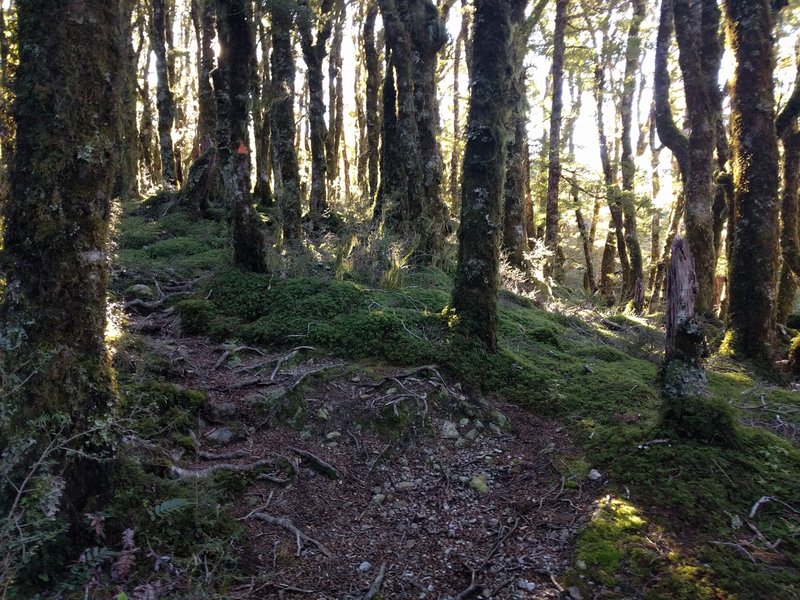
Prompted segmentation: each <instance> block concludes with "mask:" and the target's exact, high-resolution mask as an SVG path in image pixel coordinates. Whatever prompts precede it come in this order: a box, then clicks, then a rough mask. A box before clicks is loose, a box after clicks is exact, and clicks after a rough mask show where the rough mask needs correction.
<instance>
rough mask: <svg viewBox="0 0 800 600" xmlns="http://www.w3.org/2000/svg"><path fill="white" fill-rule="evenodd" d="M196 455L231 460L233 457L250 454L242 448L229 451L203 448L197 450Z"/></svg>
mask: <svg viewBox="0 0 800 600" xmlns="http://www.w3.org/2000/svg"><path fill="white" fill-rule="evenodd" d="M197 456H199V457H200V458H204V459H206V460H231V459H234V458H245V457H246V456H250V452H249V451H248V450H245V449H244V448H242V449H241V450H233V451H231V452H207V451H205V450H198V451H197Z"/></svg>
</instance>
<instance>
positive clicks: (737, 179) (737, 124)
mask: <svg viewBox="0 0 800 600" xmlns="http://www.w3.org/2000/svg"><path fill="white" fill-rule="evenodd" d="M725 7H726V17H727V19H726V21H727V27H728V39H729V41H730V44H731V46H732V47H733V51H734V55H735V57H736V65H737V66H736V70H735V75H734V82H733V89H732V93H731V131H732V136H731V147H732V151H733V161H732V162H733V184H734V190H735V192H734V193H735V200H734V201H735V212H734V226H735V239H734V246H733V256H732V261H731V265H730V275H729V278H728V280H729V282H730V307H729V319H730V325H731V329H732V334H733V339H732V347H733V348H734V349H735V350H736V351H737V352H740V353H742V354H744V355H745V356H750V357H761V358H766V357H767V356H768V346H769V343H770V341H771V340H772V335H773V329H774V324H775V321H774V320H775V292H774V289H775V285H776V284H777V281H776V278H777V275H778V273H777V258H778V144H777V139H776V135H775V98H774V90H773V80H772V77H773V71H774V68H775V54H774V47H773V46H774V42H773V39H772V26H773V14H772V7H771V5H770V3H769V1H768V0H726V2H725Z"/></svg>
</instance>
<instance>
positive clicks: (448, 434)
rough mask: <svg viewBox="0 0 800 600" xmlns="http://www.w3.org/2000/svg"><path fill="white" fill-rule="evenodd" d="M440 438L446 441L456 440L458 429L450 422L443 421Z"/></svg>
mask: <svg viewBox="0 0 800 600" xmlns="http://www.w3.org/2000/svg"><path fill="white" fill-rule="evenodd" d="M442 437H443V438H445V439H447V440H455V439H458V429H457V428H456V424H455V423H453V422H452V421H445V422H444V423H442Z"/></svg>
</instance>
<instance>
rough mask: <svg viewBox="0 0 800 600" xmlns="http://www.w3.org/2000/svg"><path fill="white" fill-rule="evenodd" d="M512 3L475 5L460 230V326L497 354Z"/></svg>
mask: <svg viewBox="0 0 800 600" xmlns="http://www.w3.org/2000/svg"><path fill="white" fill-rule="evenodd" d="M511 8H512V6H511V2H509V1H508V0H476V1H475V21H474V23H475V25H474V31H473V35H472V61H473V64H472V68H471V71H470V89H471V90H472V94H471V96H470V101H469V116H468V121H467V136H466V137H467V144H466V149H465V151H464V166H463V172H462V182H461V183H462V185H461V225H460V227H459V229H458V266H457V269H456V279H455V286H454V289H453V308H454V309H455V313H456V315H457V316H458V318H459V320H460V324H461V327H462V329H463V330H464V331H466V332H467V334H468V335H471V336H474V337H475V338H477V339H478V340H480V341H481V342H483V344H485V346H486V347H487V348H488V349H489V350H490V351H496V350H497V290H498V285H499V281H498V279H499V276H498V271H499V256H500V236H501V233H502V211H503V209H502V206H503V205H502V198H503V186H504V184H505V158H506V157H505V155H506V144H505V141H504V140H503V139H502V136H501V133H500V132H501V131H502V129H503V127H504V124H505V122H506V118H507V113H508V108H507V107H508V103H507V101H506V94H508V79H507V77H506V73H507V72H508V70H509V69H510V68H511V48H510V42H511V23H510V16H511Z"/></svg>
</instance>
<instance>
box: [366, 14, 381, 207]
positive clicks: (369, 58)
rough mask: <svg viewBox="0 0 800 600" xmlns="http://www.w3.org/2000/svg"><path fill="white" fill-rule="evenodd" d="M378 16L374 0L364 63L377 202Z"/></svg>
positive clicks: (371, 167) (372, 187)
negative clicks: (376, 24)
mask: <svg viewBox="0 0 800 600" xmlns="http://www.w3.org/2000/svg"><path fill="white" fill-rule="evenodd" d="M377 17H378V4H377V2H376V1H375V0H372V2H370V4H369V8H367V14H366V17H365V19H364V36H363V42H364V64H365V67H366V71H367V84H366V87H367V89H366V97H365V111H366V113H367V114H366V119H367V153H368V156H369V158H368V165H367V172H368V181H369V188H368V189H369V198H370V200H371V201H373V202H375V201H376V198H377V195H378V168H379V166H380V134H381V131H380V122H381V121H380V119H381V117H380V112H379V110H378V102H379V98H378V97H379V89H380V75H381V74H380V62H379V60H378V50H377V48H376V46H375V20H376V19H377Z"/></svg>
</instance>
